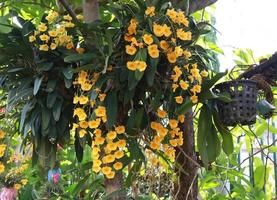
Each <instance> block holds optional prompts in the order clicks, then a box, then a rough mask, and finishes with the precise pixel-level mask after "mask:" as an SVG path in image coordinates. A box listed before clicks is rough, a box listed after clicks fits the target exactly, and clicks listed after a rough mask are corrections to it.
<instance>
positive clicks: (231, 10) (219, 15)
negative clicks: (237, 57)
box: [214, 0, 277, 71]
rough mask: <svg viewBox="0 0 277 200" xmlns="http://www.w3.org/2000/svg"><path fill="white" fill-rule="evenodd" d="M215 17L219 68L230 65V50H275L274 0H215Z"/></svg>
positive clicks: (263, 52)
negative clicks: (222, 54) (219, 52)
mask: <svg viewBox="0 0 277 200" xmlns="http://www.w3.org/2000/svg"><path fill="white" fill-rule="evenodd" d="M215 5H216V11H215V13H214V14H215V17H216V21H217V23H216V28H217V29H218V30H219V32H220V33H219V34H218V44H219V46H220V47H221V48H222V49H223V51H224V54H225V55H224V56H220V63H221V71H224V70H225V69H231V68H232V67H233V66H234V63H233V61H232V60H233V56H232V55H233V54H232V52H233V50H234V49H236V48H250V49H252V50H253V51H254V56H255V57H260V56H263V55H267V54H273V53H275V52H277V25H276V24H277V23H276V21H277V0H218V2H217V3H216V4H215Z"/></svg>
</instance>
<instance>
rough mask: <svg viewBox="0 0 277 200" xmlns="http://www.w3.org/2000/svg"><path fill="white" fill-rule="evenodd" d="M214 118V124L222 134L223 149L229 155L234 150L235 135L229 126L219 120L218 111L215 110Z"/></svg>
mask: <svg viewBox="0 0 277 200" xmlns="http://www.w3.org/2000/svg"><path fill="white" fill-rule="evenodd" d="M213 119H214V124H215V126H216V128H217V130H218V132H220V134H221V136H222V140H223V141H222V149H223V151H224V152H225V153H226V154H227V155H229V154H231V153H233V151H234V143H233V137H232V134H231V132H230V131H229V130H228V128H227V127H224V126H223V125H222V123H221V122H220V120H219V117H218V113H216V112H215V111H214V112H213Z"/></svg>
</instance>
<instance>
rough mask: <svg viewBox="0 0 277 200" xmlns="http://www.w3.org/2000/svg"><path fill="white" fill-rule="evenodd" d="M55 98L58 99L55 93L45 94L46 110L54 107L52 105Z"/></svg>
mask: <svg viewBox="0 0 277 200" xmlns="http://www.w3.org/2000/svg"><path fill="white" fill-rule="evenodd" d="M57 97H58V94H57V92H51V93H48V94H47V100H46V104H47V108H52V107H53V106H54V103H55V101H56V99H57Z"/></svg>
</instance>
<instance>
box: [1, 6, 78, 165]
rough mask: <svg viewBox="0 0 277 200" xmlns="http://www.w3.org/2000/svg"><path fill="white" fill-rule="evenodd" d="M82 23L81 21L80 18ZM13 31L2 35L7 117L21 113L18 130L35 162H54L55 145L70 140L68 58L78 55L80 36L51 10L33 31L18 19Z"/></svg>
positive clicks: (70, 73) (70, 67)
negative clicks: (29, 148)
mask: <svg viewBox="0 0 277 200" xmlns="http://www.w3.org/2000/svg"><path fill="white" fill-rule="evenodd" d="M79 18H81V16H79ZM12 19H14V20H17V21H18V22H19V23H20V25H19V26H17V25H15V24H13V21H11V24H13V25H12V28H11V31H10V32H8V33H6V34H0V43H1V46H2V48H1V59H0V65H1V69H0V70H1V72H0V73H1V79H2V83H3V85H2V86H3V87H4V88H5V89H6V90H7V91H8V98H7V102H8V103H7V112H10V111H11V110H12V109H14V108H15V107H16V108H21V116H20V120H19V127H18V131H19V132H20V133H21V134H22V136H23V137H24V140H25V141H26V140H27V139H30V140H31V141H32V143H33V144H34V146H33V147H34V150H33V152H34V155H33V156H34V158H33V161H34V162H36V160H38V159H39V161H40V164H42V165H43V166H46V165H52V164H54V162H55V154H56V146H57V144H64V143H68V142H69V140H70V134H69V131H70V124H71V121H72V118H71V117H68V116H72V112H73V111H72V108H73V104H72V99H73V93H74V92H73V91H72V89H71V86H72V80H73V78H74V77H73V69H74V67H76V65H75V64H72V63H66V62H64V58H65V57H66V56H67V55H69V54H82V53H83V48H81V47H80V45H81V44H80V42H79V33H77V31H76V27H75V24H74V23H73V22H72V18H71V17H70V16H69V15H65V16H59V15H58V13H57V12H54V11H51V12H49V14H47V15H45V16H44V17H43V18H42V21H41V23H40V24H39V25H38V27H37V28H36V27H35V26H34V25H33V24H32V22H31V21H25V20H24V19H22V18H21V17H19V16H15V17H14V18H12Z"/></svg>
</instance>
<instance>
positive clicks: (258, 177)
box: [254, 165, 265, 189]
mask: <svg viewBox="0 0 277 200" xmlns="http://www.w3.org/2000/svg"><path fill="white" fill-rule="evenodd" d="M264 176H265V166H263V165H261V166H258V167H256V169H255V171H254V181H255V187H256V188H259V189H262V188H263V186H264Z"/></svg>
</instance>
